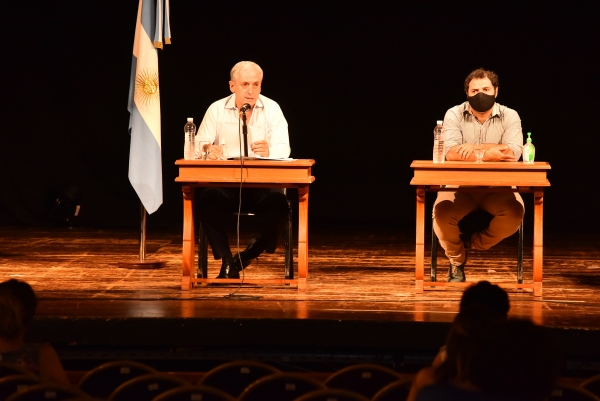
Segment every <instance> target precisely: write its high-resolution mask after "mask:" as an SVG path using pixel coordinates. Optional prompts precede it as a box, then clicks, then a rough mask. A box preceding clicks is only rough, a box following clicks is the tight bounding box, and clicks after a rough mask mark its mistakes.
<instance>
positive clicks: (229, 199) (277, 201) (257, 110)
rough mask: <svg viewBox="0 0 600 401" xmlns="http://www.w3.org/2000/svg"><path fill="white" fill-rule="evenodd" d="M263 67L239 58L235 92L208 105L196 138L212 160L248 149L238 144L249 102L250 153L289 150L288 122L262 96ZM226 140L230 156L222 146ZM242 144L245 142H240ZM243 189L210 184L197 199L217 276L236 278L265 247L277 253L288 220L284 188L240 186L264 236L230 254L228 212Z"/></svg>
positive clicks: (233, 74) (233, 77)
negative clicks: (217, 264) (218, 264)
mask: <svg viewBox="0 0 600 401" xmlns="http://www.w3.org/2000/svg"><path fill="white" fill-rule="evenodd" d="M262 79H263V71H262V69H261V68H260V66H259V65H258V64H256V63H253V62H251V61H240V62H239V63H237V64H236V65H235V66H233V68H232V69H231V74H230V81H229V89H230V90H231V93H232V94H231V95H229V96H227V97H226V98H223V99H221V100H218V101H216V102H214V103H213V104H211V105H210V107H209V108H208V110H207V111H206V114H205V115H204V119H203V120H202V123H201V124H200V127H199V128H198V135H197V136H196V141H206V142H208V143H209V144H208V145H205V146H203V149H202V152H204V153H206V154H207V156H208V158H209V159H218V158H220V157H221V156H226V157H237V156H240V154H242V155H243V154H244V151H243V150H242V151H241V152H240V147H241V146H243V143H244V142H243V139H242V140H241V141H240V139H239V138H240V136H241V134H240V132H241V121H240V120H241V116H242V112H241V111H240V110H241V108H242V106H244V105H245V104H248V105H249V109H248V110H247V111H246V119H247V126H248V145H249V146H248V151H249V152H248V156H249V157H257V156H258V157H268V158H286V157H288V156H289V155H290V142H289V136H288V124H287V121H286V120H285V117H284V116H283V112H282V111H281V108H280V107H279V105H278V104H277V103H276V102H274V101H273V100H271V99H269V98H268V97H266V96H263V95H261V86H262ZM223 139H225V140H226V142H225V143H226V147H225V148H226V149H227V155H222V149H223V147H222V146H221V145H222V144H223ZM240 145H241V146H240ZM239 197H240V190H239V188H237V187H236V188H207V189H205V190H204V192H202V194H201V195H200V198H199V199H198V202H197V204H196V209H197V213H198V216H199V220H200V224H202V228H203V229H204V232H205V233H206V235H207V237H208V241H209V243H210V246H211V248H212V252H213V256H214V258H215V259H221V260H222V263H221V271H220V272H219V275H218V276H217V278H238V277H239V272H240V271H241V270H242V269H244V268H246V267H247V266H248V265H249V264H250V263H251V262H252V260H254V259H256V258H258V256H259V255H260V254H261V253H262V252H263V251H266V252H267V253H274V252H275V249H276V248H277V243H278V241H279V238H280V237H281V234H282V233H283V230H284V228H285V225H286V223H287V220H288V215H289V206H288V202H287V198H286V197H285V194H284V193H283V190H282V189H281V188H247V189H244V190H243V191H242V194H241V198H242V207H243V208H242V210H244V211H248V212H252V213H255V214H257V215H258V216H260V217H261V218H262V220H263V227H262V232H261V235H260V237H258V238H254V239H252V240H251V241H250V243H249V244H248V246H247V247H246V249H245V250H243V251H241V252H240V253H237V254H236V255H235V256H232V253H231V248H230V246H229V239H228V237H227V225H226V221H227V216H229V215H230V214H231V213H232V212H235V211H237V210H238V202H239Z"/></svg>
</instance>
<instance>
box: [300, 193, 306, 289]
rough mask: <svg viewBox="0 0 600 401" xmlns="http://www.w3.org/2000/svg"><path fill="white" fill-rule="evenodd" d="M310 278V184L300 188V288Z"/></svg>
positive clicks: (304, 286) (304, 285)
mask: <svg viewBox="0 0 600 401" xmlns="http://www.w3.org/2000/svg"><path fill="white" fill-rule="evenodd" d="M307 279H308V186H305V187H300V188H298V290H300V291H304V290H306V284H307Z"/></svg>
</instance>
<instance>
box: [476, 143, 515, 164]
mask: <svg viewBox="0 0 600 401" xmlns="http://www.w3.org/2000/svg"><path fill="white" fill-rule="evenodd" d="M483 160H484V161H487V162H516V161H517V158H516V157H515V154H514V153H513V151H512V150H511V149H510V147H509V146H508V145H501V146H494V147H493V148H489V149H488V150H487V151H486V152H485V155H484V156H483Z"/></svg>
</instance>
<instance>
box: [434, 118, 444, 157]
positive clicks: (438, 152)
mask: <svg viewBox="0 0 600 401" xmlns="http://www.w3.org/2000/svg"><path fill="white" fill-rule="evenodd" d="M443 124H444V122H443V121H441V120H437V125H436V126H435V128H434V129H433V162H434V163H443V162H444V159H445V154H444V134H445V132H444V125H443Z"/></svg>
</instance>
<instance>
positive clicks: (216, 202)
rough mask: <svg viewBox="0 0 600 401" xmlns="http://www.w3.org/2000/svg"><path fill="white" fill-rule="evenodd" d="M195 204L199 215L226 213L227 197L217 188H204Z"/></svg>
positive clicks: (227, 208)
mask: <svg viewBox="0 0 600 401" xmlns="http://www.w3.org/2000/svg"><path fill="white" fill-rule="evenodd" d="M196 206H197V208H198V214H199V215H200V216H201V217H202V216H211V215H213V214H215V213H227V211H228V210H229V198H228V197H227V195H226V194H225V193H224V192H223V191H221V190H220V189H219V188H206V189H205V190H204V191H203V192H202V194H201V195H200V197H199V198H198V201H197V204H196Z"/></svg>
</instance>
